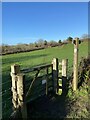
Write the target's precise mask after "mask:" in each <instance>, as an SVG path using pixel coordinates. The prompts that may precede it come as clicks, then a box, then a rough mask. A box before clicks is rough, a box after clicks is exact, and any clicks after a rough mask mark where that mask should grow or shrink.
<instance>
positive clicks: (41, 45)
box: [0, 36, 87, 55]
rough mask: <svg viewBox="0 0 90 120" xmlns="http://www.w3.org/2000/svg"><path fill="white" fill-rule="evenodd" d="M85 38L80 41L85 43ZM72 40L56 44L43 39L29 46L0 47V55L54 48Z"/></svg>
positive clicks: (60, 41) (69, 38) (70, 38)
mask: <svg viewBox="0 0 90 120" xmlns="http://www.w3.org/2000/svg"><path fill="white" fill-rule="evenodd" d="M86 39H87V38H86V37H85V36H84V37H83V39H82V41H84V40H85V41H86ZM72 40H73V38H72V37H68V38H67V39H66V40H63V41H62V40H58V41H57V42H56V41H54V40H51V41H47V40H43V39H39V40H38V41H36V42H35V43H30V44H17V45H5V44H3V45H1V46H0V55H6V54H14V53H20V52H30V51H34V50H40V49H45V48H48V47H56V46H61V45H63V44H68V43H71V42H72Z"/></svg>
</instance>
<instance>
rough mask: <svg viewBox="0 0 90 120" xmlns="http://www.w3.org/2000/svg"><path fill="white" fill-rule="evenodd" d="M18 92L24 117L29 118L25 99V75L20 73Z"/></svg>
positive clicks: (18, 76)
mask: <svg viewBox="0 0 90 120" xmlns="http://www.w3.org/2000/svg"><path fill="white" fill-rule="evenodd" d="M17 78H18V80H17V93H18V105H19V107H20V110H21V114H22V119H23V120H26V119H27V107H26V101H25V75H24V74H18V75H17Z"/></svg>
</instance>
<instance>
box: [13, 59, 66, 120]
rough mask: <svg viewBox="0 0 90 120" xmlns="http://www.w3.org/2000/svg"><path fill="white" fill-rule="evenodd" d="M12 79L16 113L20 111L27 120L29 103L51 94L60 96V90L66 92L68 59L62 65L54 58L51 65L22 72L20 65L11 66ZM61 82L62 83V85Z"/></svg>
mask: <svg viewBox="0 0 90 120" xmlns="http://www.w3.org/2000/svg"><path fill="white" fill-rule="evenodd" d="M60 65H61V66H60ZM59 66H60V68H59ZM60 69H61V70H60ZM60 72H61V77H60ZM27 76H28V77H27ZM31 76H33V77H31ZM11 77H12V103H13V107H14V111H15V110H17V109H20V111H21V114H22V118H23V119H26V118H27V107H26V103H27V102H29V101H31V100H33V99H36V98H37V97H39V96H41V95H45V94H46V95H48V94H49V93H50V92H53V93H55V94H59V90H60V89H62V91H63V90H65V84H66V78H67V59H64V60H62V62H61V63H60V62H59V61H58V59H57V58H54V59H53V60H52V63H51V64H47V65H41V66H37V67H33V68H32V69H30V68H29V69H22V70H20V66H19V65H16V64H14V65H12V66H11ZM60 81H62V82H61V83H60ZM63 86H64V87H63Z"/></svg>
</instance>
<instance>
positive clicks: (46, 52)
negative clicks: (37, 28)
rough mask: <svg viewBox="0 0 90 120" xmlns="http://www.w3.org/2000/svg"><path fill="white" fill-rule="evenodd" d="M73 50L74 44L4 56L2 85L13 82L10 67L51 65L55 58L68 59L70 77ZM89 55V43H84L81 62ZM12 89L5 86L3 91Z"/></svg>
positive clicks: (80, 47) (81, 46) (80, 51)
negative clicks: (17, 65) (15, 65)
mask: <svg viewBox="0 0 90 120" xmlns="http://www.w3.org/2000/svg"><path fill="white" fill-rule="evenodd" d="M73 48H74V46H73V44H67V45H63V46H61V47H60V46H58V47H53V48H47V49H43V50H38V51H33V52H26V53H18V54H11V55H5V56H2V83H5V82H8V81H10V82H11V77H10V66H11V65H12V64H19V65H20V66H21V68H30V67H33V66H36V65H41V64H44V63H51V61H52V59H53V58H58V59H59V60H62V59H68V62H69V64H68V75H70V74H71V72H72V69H73ZM87 55H88V43H87V42H83V43H81V44H80V45H79V61H80V59H81V58H82V57H86V56H87ZM10 87H11V84H7V85H3V86H2V90H3V91H5V90H6V89H8V88H10ZM9 92H10V91H9ZM10 95H11V93H8V96H10ZM6 97H7V94H5V95H4V96H3V101H4V99H5V98H6ZM10 97H11V96H10ZM4 106H5V105H4ZM8 108H9V106H7V109H8ZM5 109H6V108H5ZM5 109H3V111H5Z"/></svg>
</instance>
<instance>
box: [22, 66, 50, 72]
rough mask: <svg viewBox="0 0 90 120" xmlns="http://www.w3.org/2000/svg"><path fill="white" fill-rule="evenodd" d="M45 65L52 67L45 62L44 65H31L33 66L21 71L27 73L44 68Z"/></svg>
mask: <svg viewBox="0 0 90 120" xmlns="http://www.w3.org/2000/svg"><path fill="white" fill-rule="evenodd" d="M47 67H52V64H46V65H40V66H36V67H33V68H27V69H22V70H21V72H23V73H29V72H33V71H37V70H41V69H45V68H47Z"/></svg>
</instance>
